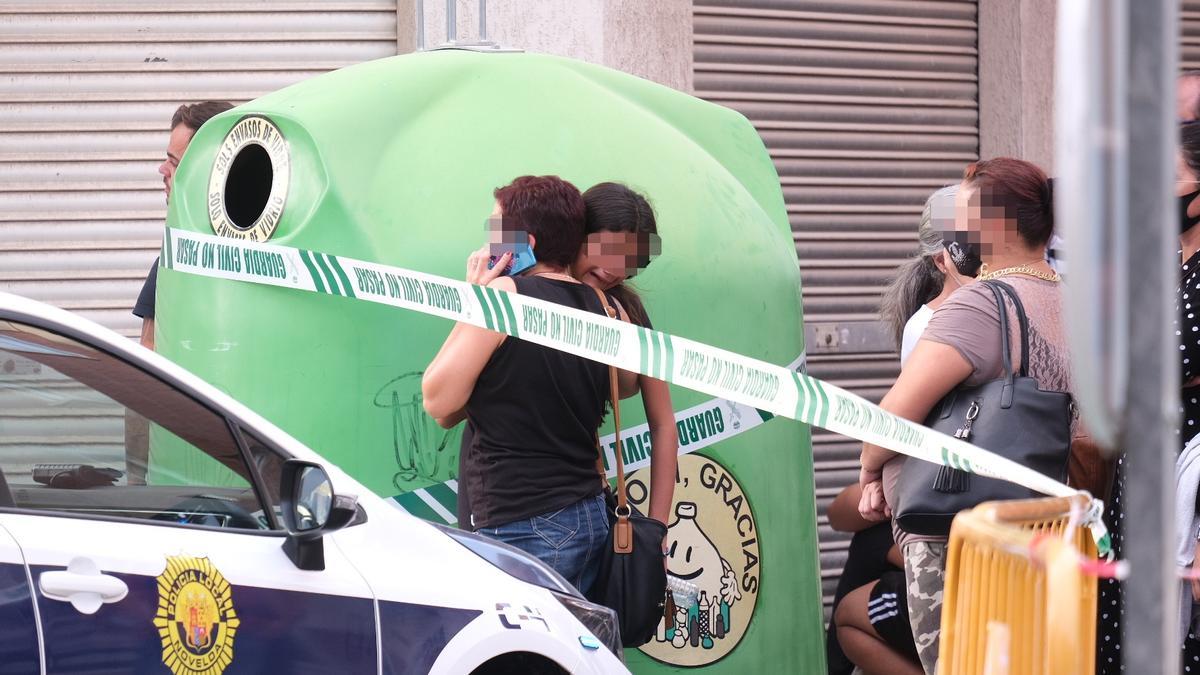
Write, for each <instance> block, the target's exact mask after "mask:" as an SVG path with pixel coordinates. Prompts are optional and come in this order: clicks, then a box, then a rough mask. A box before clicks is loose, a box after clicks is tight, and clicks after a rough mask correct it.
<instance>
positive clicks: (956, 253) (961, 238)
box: [943, 231, 983, 278]
mask: <svg viewBox="0 0 1200 675" xmlns="http://www.w3.org/2000/svg"><path fill="white" fill-rule="evenodd" d="M943 236H944V237H945V239H946V241H945V244H946V250H947V251H949V252H950V262H952V263H954V269H956V270H958V273H959V274H961V275H963V276H964V277H972V278H974V277H975V275H977V274H979V267H980V266H981V265H983V261H982V260H980V259H979V244H972V243H971V242H970V240H969V238H968V235H967V233H966V232H960V231H954V232H947V233H945V235H943Z"/></svg>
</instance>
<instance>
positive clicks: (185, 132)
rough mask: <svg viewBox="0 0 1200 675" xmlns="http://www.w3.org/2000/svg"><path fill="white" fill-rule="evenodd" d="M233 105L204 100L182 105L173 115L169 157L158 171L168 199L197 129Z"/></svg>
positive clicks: (168, 145)
mask: <svg viewBox="0 0 1200 675" xmlns="http://www.w3.org/2000/svg"><path fill="white" fill-rule="evenodd" d="M232 107H233V105H232V104H230V103H226V102H225V101H204V102H202V103H193V104H191V105H181V106H179V108H178V109H177V110H176V111H175V114H174V115H172V116H171V138H170V140H169V141H167V159H166V161H164V162H163V163H162V164H160V165H159V166H158V173H159V174H160V175H162V177H163V189H164V190H165V191H166V193H167V199H168V200H169V199H171V183H172V181H173V180H174V179H175V169H176V168H178V167H179V160H180V159H182V158H183V151H184V150H186V149H187V146H188V143H190V142H191V141H192V136H194V135H195V133H196V130H197V129H199V128H200V127H202V126H204V123H205V122H207V121H208V120H209V119H210V118H212V117H215V116H216V115H218V114H220V113H223V112H225V111H226V110H229V109H230V108H232Z"/></svg>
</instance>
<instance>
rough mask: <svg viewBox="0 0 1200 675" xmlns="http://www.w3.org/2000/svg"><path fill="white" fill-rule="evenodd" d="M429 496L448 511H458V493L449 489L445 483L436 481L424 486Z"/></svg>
mask: <svg viewBox="0 0 1200 675" xmlns="http://www.w3.org/2000/svg"><path fill="white" fill-rule="evenodd" d="M425 491H426V492H428V493H429V496H431V497H433V498H434V499H436V500H437V503H439V504H441V505H442V506H444V507H446V510H447V511H449V512H450V513H458V494H457V493H456V492H454V490H451V489H450V486H449V485H446V484H445V483H437V484H434V485H430V486H429V487H427V488H425Z"/></svg>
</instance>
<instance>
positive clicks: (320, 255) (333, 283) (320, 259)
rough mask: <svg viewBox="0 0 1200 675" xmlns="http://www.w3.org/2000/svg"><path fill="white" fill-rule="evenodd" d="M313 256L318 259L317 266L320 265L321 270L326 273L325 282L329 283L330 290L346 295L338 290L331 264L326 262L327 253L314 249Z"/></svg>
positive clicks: (335, 293)
mask: <svg viewBox="0 0 1200 675" xmlns="http://www.w3.org/2000/svg"><path fill="white" fill-rule="evenodd" d="M313 258H315V259H316V261H317V267H319V268H320V269H321V272H323V273H324V275H325V282H326V283H327V284H328V285H329V292H330V293H332V294H333V295H345V294H344V293H342V292H341V291H340V290H338V284H337V279H334V278H333V272H330V271H329V266H328V265H326V264H325V254H323V253H317V252H315V251H314V252H313Z"/></svg>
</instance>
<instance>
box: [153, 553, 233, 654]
mask: <svg viewBox="0 0 1200 675" xmlns="http://www.w3.org/2000/svg"><path fill="white" fill-rule="evenodd" d="M240 623H241V621H240V620H239V619H238V618H237V613H236V612H234V611H233V594H232V592H231V589H230V586H229V582H227V581H225V578H224V577H222V576H221V573H220V572H218V571H217V568H216V567H214V566H213V564H212V563H211V562H209V560H208V558H193V557H191V556H168V557H167V567H166V569H164V570H163V573H162V574H160V575H158V612H157V614H156V615H155V617H154V626H155V627H156V628H158V635H159V637H160V638H161V639H162V648H163V652H162V660H163V664H165V665H166V666H167V668H168V669H170V671H171V672H172V673H174V675H221V673H223V672H224V671H225V668H226V667H227V666H228V665H229V664H230V663H232V662H233V638H234V635H235V634H236V633H237V629H238V625H239V624H240Z"/></svg>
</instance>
